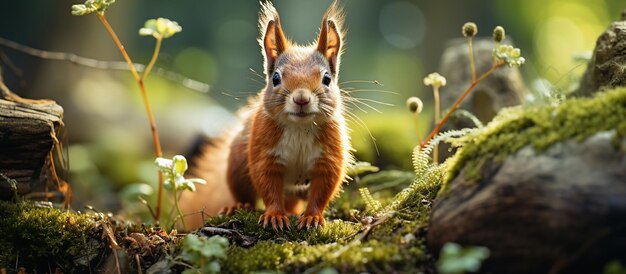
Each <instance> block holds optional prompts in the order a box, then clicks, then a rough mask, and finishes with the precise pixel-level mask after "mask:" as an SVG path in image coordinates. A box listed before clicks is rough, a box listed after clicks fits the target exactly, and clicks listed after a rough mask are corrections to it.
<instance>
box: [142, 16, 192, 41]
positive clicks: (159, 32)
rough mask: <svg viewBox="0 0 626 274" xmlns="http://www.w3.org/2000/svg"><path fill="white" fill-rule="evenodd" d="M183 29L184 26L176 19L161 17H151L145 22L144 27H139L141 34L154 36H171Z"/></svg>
mask: <svg viewBox="0 0 626 274" xmlns="http://www.w3.org/2000/svg"><path fill="white" fill-rule="evenodd" d="M182 30H183V28H182V27H181V26H180V25H178V23H177V22H176V21H171V20H170V19H167V18H161V17H159V18H157V19H150V20H148V21H146V23H144V27H143V28H141V29H139V35H141V36H149V35H152V36H154V38H169V37H172V35H174V34H176V33H179V32H181V31H182Z"/></svg>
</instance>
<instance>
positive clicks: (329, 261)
mask: <svg viewBox="0 0 626 274" xmlns="http://www.w3.org/2000/svg"><path fill="white" fill-rule="evenodd" d="M431 168H432V170H431V171H434V170H436V171H437V172H429V173H428V174H435V173H436V174H439V175H441V174H442V173H441V172H442V171H443V170H444V169H443V166H436V165H433V166H431ZM369 176H374V177H372V178H367V177H364V178H363V180H362V181H365V182H367V181H368V180H370V179H372V180H373V179H377V178H378V177H380V176H381V175H369ZM385 177H386V179H388V180H385V181H389V182H392V181H394V180H404V179H405V177H406V174H405V173H401V172H400V173H397V174H395V175H394V174H385ZM387 177H388V178H387ZM436 178H439V181H438V182H433V183H431V184H423V183H422V182H421V181H419V180H416V181H415V182H413V183H410V182H407V183H406V184H405V188H404V190H402V191H400V192H399V193H397V194H395V195H394V194H393V193H395V192H396V190H395V189H393V188H391V189H385V190H380V191H377V192H375V193H374V195H372V196H375V197H376V198H373V197H370V198H371V199H377V202H379V203H380V204H381V206H380V207H379V208H378V209H376V210H374V211H366V210H365V209H364V204H366V203H367V202H364V201H363V198H362V197H361V195H359V194H358V192H357V191H356V189H355V188H348V189H346V190H345V191H344V193H342V195H341V197H339V198H338V199H337V200H335V202H334V203H333V204H332V205H331V207H330V208H329V209H328V210H327V215H326V219H327V222H326V225H325V226H324V227H322V228H319V229H311V230H299V229H297V228H295V227H293V225H294V224H295V223H296V220H297V219H296V218H295V217H291V218H290V220H291V223H292V228H291V230H285V231H278V232H276V231H274V230H272V229H269V228H268V229H263V228H262V227H261V226H260V225H259V224H257V221H258V219H259V216H260V214H261V212H259V211H250V210H239V211H236V212H235V214H234V215H232V216H229V217H224V216H219V217H214V218H211V219H210V220H209V221H208V223H207V225H209V226H218V227H224V228H229V229H235V230H237V231H238V232H240V233H242V234H244V235H246V236H250V237H253V238H255V239H258V241H257V242H256V244H255V245H253V246H251V247H241V246H237V245H236V244H235V243H233V242H231V246H230V247H229V248H228V251H227V256H226V259H224V260H223V261H222V271H223V272H224V273H251V272H258V271H279V272H285V273H302V272H307V273H316V272H317V271H319V270H321V269H324V268H327V267H330V268H334V269H336V270H338V271H339V272H342V273H344V272H345V273H359V272H379V273H389V272H393V271H399V272H424V271H426V270H427V269H430V268H431V267H432V264H431V257H430V256H429V255H428V252H427V250H426V244H425V242H426V241H425V228H426V226H427V222H428V215H429V213H430V203H431V201H432V199H433V198H434V196H435V194H436V193H437V190H438V189H439V186H440V179H441V176H434V177H432V178H431V179H433V180H435V179H436ZM360 186H363V185H360ZM394 186H396V184H394ZM385 192H390V193H385ZM346 204H351V205H352V209H351V213H350V214H349V215H344V214H339V215H340V216H345V217H347V218H349V219H348V220H341V219H335V218H336V217H337V215H336V214H335V213H337V212H342V210H338V208H344V207H346ZM333 212H334V213H333ZM366 212H367V213H366Z"/></svg>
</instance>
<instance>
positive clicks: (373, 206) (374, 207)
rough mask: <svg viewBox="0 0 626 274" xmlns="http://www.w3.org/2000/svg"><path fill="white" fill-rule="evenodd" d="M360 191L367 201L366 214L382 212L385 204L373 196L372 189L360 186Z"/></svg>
mask: <svg viewBox="0 0 626 274" xmlns="http://www.w3.org/2000/svg"><path fill="white" fill-rule="evenodd" d="M359 193H360V194H361V199H363V202H364V203H365V213H366V214H374V215H378V214H380V213H381V212H380V210H381V209H382V208H383V205H382V204H381V203H380V202H379V201H377V200H376V199H374V197H372V194H370V191H369V190H368V189H367V188H366V187H363V188H359Z"/></svg>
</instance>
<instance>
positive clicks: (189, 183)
mask: <svg viewBox="0 0 626 274" xmlns="http://www.w3.org/2000/svg"><path fill="white" fill-rule="evenodd" d="M154 163H155V164H156V166H157V168H158V169H159V172H161V174H162V175H163V180H164V182H163V187H164V188H165V189H169V190H171V191H172V195H173V196H174V199H173V200H174V208H176V212H177V213H178V216H177V218H178V219H179V220H180V221H181V223H182V225H183V229H186V227H185V218H184V215H183V212H182V211H181V210H180V207H179V206H178V200H179V199H180V197H181V196H179V195H178V191H179V190H180V191H185V190H188V191H191V192H194V191H196V185H195V184H206V181H204V180H202V179H186V178H185V177H184V175H185V171H187V168H189V166H188V165H187V159H185V157H184V156H182V155H176V156H174V157H173V158H172V159H171V160H170V159H165V158H161V157H157V158H156V160H155V161H154ZM175 223H176V221H174V224H175Z"/></svg>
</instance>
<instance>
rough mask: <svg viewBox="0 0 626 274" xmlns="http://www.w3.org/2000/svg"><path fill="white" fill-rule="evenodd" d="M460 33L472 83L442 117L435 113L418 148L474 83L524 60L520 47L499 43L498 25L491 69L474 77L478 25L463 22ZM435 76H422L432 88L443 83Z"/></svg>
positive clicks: (428, 139)
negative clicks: (475, 39)
mask: <svg viewBox="0 0 626 274" xmlns="http://www.w3.org/2000/svg"><path fill="white" fill-rule="evenodd" d="M462 33H463V36H465V37H466V38H467V45H468V50H469V61H470V69H471V72H472V83H471V84H470V86H469V87H468V88H467V89H466V90H465V92H463V94H462V95H461V97H459V98H458V99H457V100H456V102H455V103H454V104H453V105H452V107H450V109H449V110H448V112H447V113H446V114H445V115H444V116H443V118H441V119H440V120H439V119H437V118H438V117H437V115H435V119H436V120H438V122H437V124H436V126H435V128H434V129H433V130H432V131H431V132H430V134H429V135H428V137H426V139H424V141H422V142H421V144H420V148H421V149H423V148H424V147H425V146H426V145H427V144H428V143H429V142H430V140H431V139H433V138H434V137H435V136H436V135H437V134H438V133H439V131H440V130H441V127H442V126H443V125H444V124H445V123H446V121H448V119H449V118H450V116H451V115H452V114H453V113H454V112H455V111H456V110H457V108H458V107H459V105H460V104H461V102H463V100H464V99H465V97H467V95H468V94H469V93H470V92H471V91H472V90H473V89H474V87H476V85H477V84H478V83H480V82H481V81H482V80H484V79H485V78H487V77H488V76H489V75H491V74H492V73H493V72H494V71H496V70H497V69H498V68H500V67H502V66H504V65H508V66H509V67H513V66H521V65H522V64H524V62H526V60H525V59H524V57H522V56H521V51H520V49H518V48H514V47H512V46H510V45H503V44H501V42H502V41H503V40H504V38H505V32H504V28H503V27H500V26H498V27H496V28H495V29H494V31H493V39H494V43H495V46H494V49H493V57H494V62H493V65H492V66H491V69H489V70H488V71H487V72H485V73H484V74H483V75H481V76H480V77H478V78H477V77H476V69H475V65H474V51H473V48H472V39H473V38H474V36H476V34H477V33H478V27H477V26H476V24H474V23H472V22H468V23H465V25H463V28H462ZM437 76H440V75H439V74H435V73H432V74H431V75H429V76H428V77H426V78H424V84H427V85H428V84H429V83H430V84H432V86H433V89H436V88H438V87H439V86H443V85H445V78H443V77H441V78H440V79H439V81H438V82H437V81H436V79H435V78H438V77H437ZM441 80H443V81H441ZM437 83H438V84H439V85H438V86H436V85H435V84H437ZM442 84H443V85H442ZM435 87H436V88H435ZM434 93H435V97H438V91H437V90H435V92H434ZM437 101H438V100H437V98H435V104H436V105H435V109H437V108H438V106H437V104H438V102H437ZM435 151H436V149H435ZM434 155H435V157H436V153H434Z"/></svg>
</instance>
